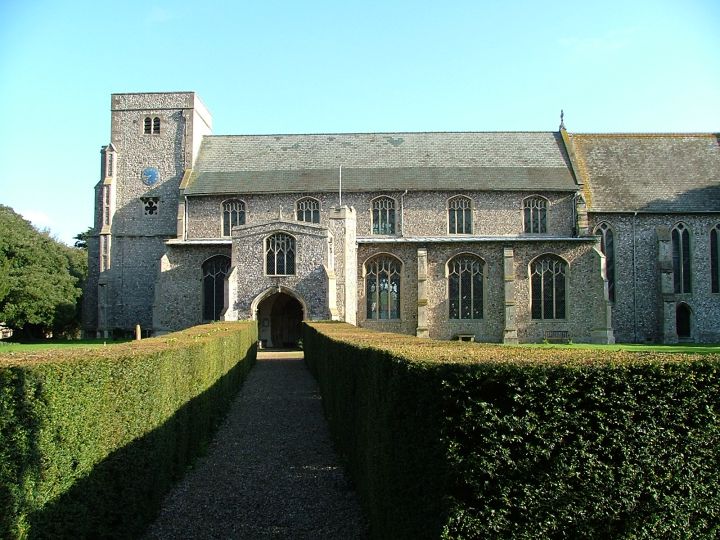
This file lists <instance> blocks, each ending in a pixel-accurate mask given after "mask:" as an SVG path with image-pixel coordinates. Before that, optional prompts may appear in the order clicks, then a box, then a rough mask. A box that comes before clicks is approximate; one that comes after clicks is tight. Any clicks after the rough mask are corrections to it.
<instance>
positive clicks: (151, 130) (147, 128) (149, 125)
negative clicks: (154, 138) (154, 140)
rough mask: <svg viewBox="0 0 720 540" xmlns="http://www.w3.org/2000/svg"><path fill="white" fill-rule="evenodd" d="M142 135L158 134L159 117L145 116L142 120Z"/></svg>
mask: <svg viewBox="0 0 720 540" xmlns="http://www.w3.org/2000/svg"><path fill="white" fill-rule="evenodd" d="M143 134H144V135H160V117H159V116H146V117H145V119H144V120H143Z"/></svg>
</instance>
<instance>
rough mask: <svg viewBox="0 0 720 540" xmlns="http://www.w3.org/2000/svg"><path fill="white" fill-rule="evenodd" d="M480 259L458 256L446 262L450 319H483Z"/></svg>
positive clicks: (471, 256) (470, 256)
mask: <svg viewBox="0 0 720 540" xmlns="http://www.w3.org/2000/svg"><path fill="white" fill-rule="evenodd" d="M483 270H484V264H483V261H482V259H480V258H479V257H475V256H474V255H458V256H457V257H455V258H453V259H451V260H450V262H448V305H449V306H450V318H451V319H482V318H483Z"/></svg>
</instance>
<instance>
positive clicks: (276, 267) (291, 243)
mask: <svg viewBox="0 0 720 540" xmlns="http://www.w3.org/2000/svg"><path fill="white" fill-rule="evenodd" d="M265 263H266V265H265V271H266V273H267V275H268V276H290V275H294V274H295V238H293V237H292V236H290V235H289V234H286V233H275V234H273V235H271V236H268V237H267V238H266V239H265Z"/></svg>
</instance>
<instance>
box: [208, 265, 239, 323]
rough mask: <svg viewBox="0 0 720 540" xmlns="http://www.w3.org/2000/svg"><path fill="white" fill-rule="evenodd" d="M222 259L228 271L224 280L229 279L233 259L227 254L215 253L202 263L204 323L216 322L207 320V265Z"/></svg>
mask: <svg viewBox="0 0 720 540" xmlns="http://www.w3.org/2000/svg"><path fill="white" fill-rule="evenodd" d="M220 259H223V262H224V263H225V262H226V263H227V269H226V270H225V271H224V273H223V279H225V278H227V276H228V274H229V273H230V269H231V267H232V260H231V258H230V257H228V256H227V255H225V254H223V253H215V254H214V255H211V256H210V257H207V258H206V259H205V260H203V261H202V262H201V263H200V272H201V275H202V278H201V286H200V294H201V300H200V320H201V321H202V322H204V323H207V322H212V321H213V320H215V319H207V318H205V301H206V298H205V294H206V292H207V291H206V290H205V278H206V277H208V276H206V273H207V269H206V265H207V264H208V263H210V262H213V261H219V260H220ZM224 307H227V306H224Z"/></svg>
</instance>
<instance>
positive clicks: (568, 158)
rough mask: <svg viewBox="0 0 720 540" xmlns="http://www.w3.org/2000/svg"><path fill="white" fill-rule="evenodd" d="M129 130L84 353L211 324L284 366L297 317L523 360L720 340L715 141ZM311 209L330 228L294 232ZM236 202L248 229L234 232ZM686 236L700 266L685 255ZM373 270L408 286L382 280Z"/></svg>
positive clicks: (114, 158) (180, 110) (201, 120)
mask: <svg viewBox="0 0 720 540" xmlns="http://www.w3.org/2000/svg"><path fill="white" fill-rule="evenodd" d="M111 116H112V126H111V137H110V142H109V144H108V145H106V146H104V147H103V148H102V151H101V178H100V181H99V182H98V184H97V185H96V187H95V207H96V211H95V228H94V235H93V237H92V238H91V239H90V241H89V264H90V277H89V280H88V286H87V290H86V293H85V304H84V316H85V329H86V331H87V332H88V333H97V334H100V335H103V334H109V333H110V332H113V331H120V332H122V331H127V330H130V329H132V328H133V327H134V325H135V324H141V325H142V326H143V327H144V328H146V329H152V330H153V331H154V332H167V331H171V330H176V329H179V328H184V327H187V326H191V325H194V324H198V323H200V322H204V320H205V319H207V317H208V313H210V314H211V315H212V318H221V319H225V320H235V319H258V321H259V324H260V327H261V328H260V337H261V340H262V341H263V343H264V344H266V345H279V344H287V343H292V342H293V341H294V340H296V339H297V335H298V334H297V331H296V329H294V327H293V328H279V325H291V326H292V325H295V324H296V323H297V320H299V319H298V318H305V319H315V320H317V319H333V320H344V321H347V322H350V323H352V324H358V325H362V326H366V327H368V328H374V329H377V330H382V331H393V332H402V333H407V334H414V335H418V336H421V337H431V338H437V339H453V338H458V337H462V338H463V339H468V338H471V339H474V340H476V341H488V342H505V343H517V342H521V343H522V342H537V341H543V340H544V339H563V340H570V339H572V340H574V341H592V342H604V343H607V342H612V341H613V340H614V339H618V340H620V341H626V342H632V341H637V342H646V341H657V342H676V341H678V340H687V341H697V342H707V341H720V330H718V329H719V328H720V324H718V322H719V321H720V293H718V292H713V291H712V290H711V261H710V258H711V256H712V252H711V250H710V230H711V229H712V228H713V227H715V226H716V225H717V224H718V223H719V222H720V172H719V171H720V150H719V148H720V145H719V144H718V137H717V136H716V135H711V134H699V135H684V136H683V135H586V134H571V133H568V132H566V131H565V130H564V128H563V129H562V130H561V131H560V132H545V133H391V134H383V133H375V134H373V133H368V134H325V135H322V134H321V135H266V136H213V135H211V130H212V118H211V116H210V114H209V112H208V111H207V109H206V108H205V106H204V105H203V104H202V102H201V101H200V100H199V99H198V97H197V96H196V95H195V94H194V93H192V92H178V93H156V94H153V93H149V94H114V95H113V96H112V100H111ZM156 128H157V129H156ZM341 167H342V173H341V172H340V169H341ZM341 175H342V192H341V191H340V177H341ZM308 197H310V198H312V199H313V200H315V201H316V203H317V210H318V212H317V213H316V214H312V215H313V216H314V217H313V220H314V218H315V217H317V221H313V220H311V221H310V222H304V221H300V220H299V218H298V213H297V212H296V210H297V204H298V201H300V200H301V199H305V198H308ZM456 197H461V199H455V198H456ZM231 200H239V201H242V202H241V205H240V206H242V208H243V210H242V213H241V214H234V216H235V217H233V218H232V219H240V221H239V222H233V223H232V225H233V227H232V228H231V229H230V228H229V227H224V226H223V224H224V220H226V219H230V218H229V217H228V216H229V215H230V214H227V213H225V212H224V209H225V208H226V207H227V205H225V203H227V201H231ZM379 201H381V202H379ZM453 201H461V204H460V206H457V203H456V202H453ZM528 201H532V202H528ZM313 204H315V203H313ZM240 206H237V205H236V208H239V207H240ZM240 215H241V218H239V217H238V216H240ZM310 215H311V214H302V217H303V218H307V217H308V216H310ZM308 219H310V218H308ZM457 219H461V220H462V223H463V225H462V228H461V229H460V228H458V227H459V225H457V226H456V225H454V223H455V220H457ZM678 223H682V230H687V231H688V233H689V240H688V241H687V242H688V244H689V247H687V246H681V247H680V248H678V246H677V245H676V243H677V240H673V233H672V231H673V228H675V229H677V224H678ZM600 226H602V230H603V231H605V234H606V235H608V234H609V238H610V240H609V242H610V244H609V247H608V245H605V244H601V242H600V240H599V237H597V236H595V234H596V233H597V231H598V230H599V227H600ZM227 230H230V234H224V233H225V232H226V231H227ZM608 231H610V232H609V233H608ZM275 234H282V235H288V238H291V239H292V240H291V242H292V253H291V254H290V258H291V259H288V260H292V262H291V263H290V264H291V265H292V267H293V268H292V271H291V272H285V271H283V272H280V273H279V275H273V272H272V271H268V268H267V264H268V263H267V257H268V256H269V255H268V250H269V249H270V251H271V253H270V255H273V254H274V251H272V250H273V249H275V248H271V247H270V246H271V245H274V244H271V243H269V242H270V241H269V240H268V239H269V238H270V237H272V236H273V235H275ZM676 236H677V235H676ZM604 238H608V236H606V237H604ZM604 242H607V240H604ZM674 242H675V243H674ZM678 249H681V250H682V249H685V250H686V251H685V252H682V253H685V254H684V255H683V256H684V257H685V259H687V260H686V261H685V262H684V264H685V265H689V266H687V268H691V271H692V280H691V285H692V290H691V291H683V292H680V293H678V292H676V285H675V283H676V279H677V278H676V276H675V275H674V273H675V272H677V271H678V270H677V268H678V266H677V256H676V255H677V253H678ZM603 250H605V253H603ZM608 250H610V252H608ZM687 250H689V251H687ZM283 256H285V255H284V254H283ZM377 257H381V258H382V260H384V261H386V262H385V263H384V264H386V265H388V264H389V265H390V266H391V267H392V268H391V269H390V270H388V271H389V272H390V273H389V274H385V273H384V272H385V271H386V270H379V271H380V274H377V275H376V274H372V275H371V276H370V277H369V276H368V271H369V270H368V269H369V268H370V265H372V264H374V263H373V261H378V260H380V259H378V258H377ZM673 257H675V259H674V258H673ZM213 261H216V262H217V261H219V262H217V264H215V266H212V264H211V263H213ZM388 261H389V262H388ZM455 261H465V262H464V263H463V264H465V266H462V265H461V266H457V264H459V263H456V262H455ZM674 261H675V262H674ZM469 264H472V265H474V266H472V268H474V270H473V271H472V272H474V273H473V274H472V275H474V276H476V277H475V278H471V277H470V276H471V274H470V273H469V272H470V271H469V270H467V268H469V267H468V266H467V265H469ZM208 265H210V266H208ZM453 265H455V266H453ZM210 267H212V271H210V270H207V269H206V268H210ZM451 267H452V268H456V270H452V272H454V273H453V274H452V276H453V277H452V278H451V275H450V274H451ZM461 267H462V268H465V270H462V272H465V273H462V274H458V273H457V272H459V270H457V268H461ZM374 268H376V269H377V268H379V267H374ZM383 268H385V267H383ZM683 271H686V267H683ZM538 272H554V273H542V274H539V273H538ZM461 276H464V277H461ZM541 277H542V279H541ZM369 279H370V285H372V287H374V288H373V289H372V292H371V294H372V295H373V296H372V299H373V301H372V302H368V298H367V295H368V291H369V288H368V287H369V281H368V280H369ZM451 279H452V282H451ZM608 279H610V281H608ZM533 283H534V284H535V285H533ZM377 287H379V289H377ZM451 287H454V288H453V289H452V291H451ZM458 287H459V288H458ZM533 287H536V288H537V290H535V291H534V290H533ZM540 287H543V289H542V290H540ZM609 287H613V293H614V296H613V298H612V301H611V299H610V297H609ZM684 287H688V285H687V284H685V285H684ZM451 292H452V294H453V295H454V296H453V298H454V300H453V302H460V303H461V305H463V306H464V307H463V308H462V309H461V310H460V311H458V309H460V308H458V305H456V304H453V306H455V307H453V308H451V306H450V296H451ZM458 294H459V295H460V296H457V295H458ZM210 295H212V297H211V296H210ZM377 295H379V296H377ZM478 295H481V302H479V303H477V302H478V300H477V299H478V298H480V296H478ZM378 299H379V301H380V306H381V307H382V309H381V312H382V314H383V317H385V316H387V314H388V313H389V314H395V313H396V311H395V310H394V307H395V306H396V303H397V302H399V312H397V313H398V314H399V316H398V317H397V318H391V319H388V318H382V317H381V318H376V317H378V312H373V314H372V317H371V316H370V315H371V314H370V313H369V309H370V307H369V306H370V304H373V305H375V307H373V309H377V305H376V302H375V300H378ZM471 301H472V302H475V303H474V304H473V306H475V305H482V310H481V313H479V314H478V313H477V311H476V308H472V313H473V315H472V318H456V319H454V318H451V314H453V313H455V314H456V315H453V316H457V314H458V313H460V312H462V313H463V314H464V315H463V317H469V315H468V313H470V312H469V311H467V309H468V305H469V304H467V303H468V302H471ZM208 302H210V304H209V303H208ZM218 302H219V303H218ZM541 302H542V304H540V303H541ZM388 303H389V304H388ZM534 304H537V306H536V309H535V310H533V306H534ZM540 305H542V306H543V307H542V308H540V307H539V306H540ZM388 309H389V311H388ZM538 315H541V316H540V317H538ZM393 316H394V315H393Z"/></svg>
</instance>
